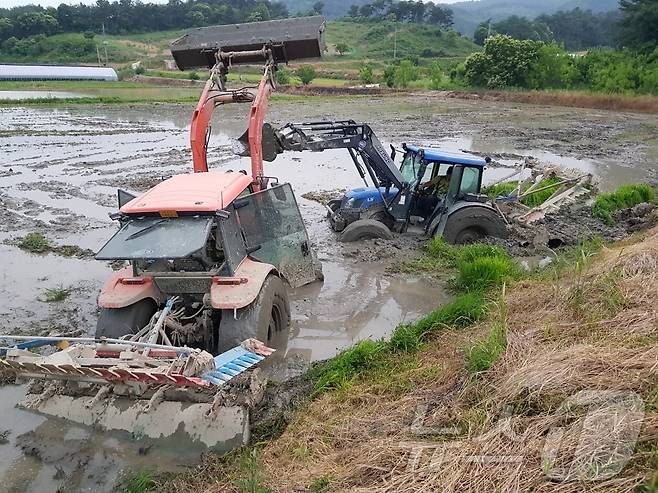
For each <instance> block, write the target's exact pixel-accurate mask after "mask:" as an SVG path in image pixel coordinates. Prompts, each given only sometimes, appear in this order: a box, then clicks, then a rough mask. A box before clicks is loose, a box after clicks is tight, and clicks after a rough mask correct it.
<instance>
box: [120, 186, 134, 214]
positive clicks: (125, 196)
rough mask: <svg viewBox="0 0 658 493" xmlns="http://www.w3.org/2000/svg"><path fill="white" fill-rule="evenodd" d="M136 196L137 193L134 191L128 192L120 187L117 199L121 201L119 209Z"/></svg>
mask: <svg viewBox="0 0 658 493" xmlns="http://www.w3.org/2000/svg"><path fill="white" fill-rule="evenodd" d="M136 198H137V195H136V194H134V193H131V192H126V191H125V190H122V189H120V188H119V189H118V190H117V200H118V202H119V209H121V208H122V207H123V206H124V205H126V204H127V203H128V202H130V201H131V200H133V199H136Z"/></svg>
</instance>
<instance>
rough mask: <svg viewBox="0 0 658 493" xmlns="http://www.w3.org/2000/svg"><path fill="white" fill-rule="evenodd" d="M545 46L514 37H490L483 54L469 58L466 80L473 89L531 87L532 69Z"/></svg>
mask: <svg viewBox="0 0 658 493" xmlns="http://www.w3.org/2000/svg"><path fill="white" fill-rule="evenodd" d="M541 45H542V43H539V42H537V41H529V40H526V41H519V40H517V39H514V38H512V37H511V36H507V35H503V34H498V35H496V36H491V37H490V38H488V39H487V41H486V43H485V44H484V52H483V53H474V54H472V55H471V56H469V57H468V58H467V59H466V62H465V64H464V77H465V79H466V81H467V82H468V83H469V84H470V85H472V86H478V87H489V88H502V87H528V76H529V69H530V66H531V64H532V62H534V61H535V60H536V59H537V58H538V50H539V47H540V46H541Z"/></svg>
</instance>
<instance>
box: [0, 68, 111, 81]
mask: <svg viewBox="0 0 658 493" xmlns="http://www.w3.org/2000/svg"><path fill="white" fill-rule="evenodd" d="M0 80H105V81H116V80H119V78H118V77H117V73H116V72H115V71H114V69H113V68H110V67H74V66H65V65H12V64H4V65H3V64H0Z"/></svg>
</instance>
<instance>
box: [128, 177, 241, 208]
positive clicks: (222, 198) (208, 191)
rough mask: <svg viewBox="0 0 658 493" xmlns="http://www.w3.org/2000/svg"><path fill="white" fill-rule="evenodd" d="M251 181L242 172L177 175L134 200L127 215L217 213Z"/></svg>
mask: <svg viewBox="0 0 658 493" xmlns="http://www.w3.org/2000/svg"><path fill="white" fill-rule="evenodd" d="M249 184H251V177H249V176H247V175H244V174H242V173H230V172H219V171H214V172H208V173H194V174H189V175H175V176H172V177H171V178H169V179H167V180H165V181H163V182H161V183H158V184H157V185H156V186H154V187H153V188H151V189H150V190H148V191H147V192H145V193H144V194H142V195H140V196H139V197H137V198H135V199H133V200H131V201H130V202H128V203H127V204H126V205H124V206H123V207H122V208H121V212H123V213H124V214H148V213H158V212H168V211H176V212H200V213H203V212H210V213H212V212H215V211H218V210H220V209H224V208H225V207H226V206H228V205H229V204H230V203H231V202H233V201H234V200H235V199H236V197H237V196H238V195H240V194H241V193H242V192H243V191H244V190H245V189H246V188H247V187H248V186H249Z"/></svg>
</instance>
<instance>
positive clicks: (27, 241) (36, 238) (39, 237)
mask: <svg viewBox="0 0 658 493" xmlns="http://www.w3.org/2000/svg"><path fill="white" fill-rule="evenodd" d="M18 247H19V248H20V249H22V250H25V251H27V252H31V253H45V252H47V251H48V250H50V244H49V243H48V240H47V239H46V237H45V236H44V235H43V234H42V233H28V234H27V235H26V236H25V237H23V238H21V239H20V240H19V242H18Z"/></svg>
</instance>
